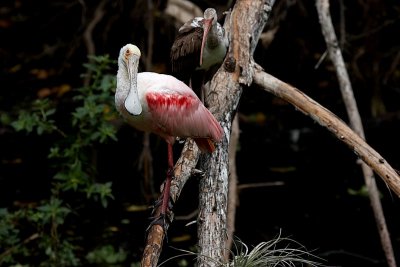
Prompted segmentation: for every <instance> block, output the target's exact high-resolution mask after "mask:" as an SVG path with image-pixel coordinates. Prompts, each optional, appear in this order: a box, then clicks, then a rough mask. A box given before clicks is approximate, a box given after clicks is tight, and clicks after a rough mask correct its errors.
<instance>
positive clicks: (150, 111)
mask: <svg viewBox="0 0 400 267" xmlns="http://www.w3.org/2000/svg"><path fill="white" fill-rule="evenodd" d="M139 58H140V50H139V49H138V48H137V47H136V46H134V45H132V44H127V45H125V46H124V47H122V49H121V52H120V54H119V58H118V67H119V68H118V74H117V90H116V94H115V105H116V108H117V110H118V111H119V112H120V114H121V115H122V117H124V118H125V119H126V120H127V122H128V123H129V124H130V125H132V126H133V127H135V128H137V129H138V130H141V131H147V132H152V133H155V134H157V135H159V136H161V137H162V138H164V139H165V141H166V142H167V143H169V144H173V143H174V141H175V139H176V138H177V137H180V138H186V137H191V138H193V139H194V140H195V142H196V144H197V145H198V147H199V148H200V150H201V151H203V152H206V151H208V152H212V151H213V150H214V146H213V142H212V141H217V142H218V141H220V140H221V138H222V136H223V130H222V128H221V126H220V124H219V123H218V121H217V120H216V119H215V118H214V116H213V115H212V114H211V112H210V111H209V110H208V109H207V108H206V107H205V106H204V105H203V104H202V102H201V101H200V99H199V98H198V97H197V95H196V94H195V93H194V92H193V91H192V90H191V89H190V88H189V87H188V86H187V85H186V84H184V83H183V82H181V81H180V80H178V79H176V78H175V77H173V76H170V75H165V74H158V73H154V72H141V73H138V65H139Z"/></svg>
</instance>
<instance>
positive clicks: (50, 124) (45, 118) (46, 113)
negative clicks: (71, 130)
mask: <svg viewBox="0 0 400 267" xmlns="http://www.w3.org/2000/svg"><path fill="white" fill-rule="evenodd" d="M55 112H56V109H55V108H53V107H52V104H51V102H50V101H49V100H48V99H36V100H34V101H33V103H32V108H31V110H29V111H27V110H22V111H21V112H20V113H19V117H18V119H17V120H16V121H14V122H12V123H11V125H12V126H13V127H14V128H15V129H16V130H17V131H22V130H24V131H26V132H28V133H31V132H32V131H33V130H34V129H36V133H37V134H38V135H41V134H43V133H51V132H53V131H54V130H56V129H57V127H56V126H55V125H54V120H51V119H49V117H50V116H51V115H53V114H54V113H55Z"/></svg>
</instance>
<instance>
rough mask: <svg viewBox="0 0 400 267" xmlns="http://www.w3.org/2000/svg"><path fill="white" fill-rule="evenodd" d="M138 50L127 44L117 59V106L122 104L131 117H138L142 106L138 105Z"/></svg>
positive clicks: (134, 46)
mask: <svg viewBox="0 0 400 267" xmlns="http://www.w3.org/2000/svg"><path fill="white" fill-rule="evenodd" d="M140 55H141V53H140V50H139V48H138V47H137V46H136V45H133V44H127V45H125V46H123V47H122V48H121V50H120V52H119V57H118V75H117V91H116V93H117V94H118V97H117V98H116V102H117V105H121V103H122V102H124V104H123V105H124V106H125V109H126V110H127V111H128V112H129V113H130V114H132V115H140V114H141V113H142V106H141V104H140V100H139V95H138V88H137V73H138V66H139V58H140Z"/></svg>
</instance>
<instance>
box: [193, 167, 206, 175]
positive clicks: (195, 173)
mask: <svg viewBox="0 0 400 267" xmlns="http://www.w3.org/2000/svg"><path fill="white" fill-rule="evenodd" d="M192 175H193V176H200V177H204V176H205V172H204V171H202V170H199V169H193V170H192Z"/></svg>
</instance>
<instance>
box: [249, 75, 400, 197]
mask: <svg viewBox="0 0 400 267" xmlns="http://www.w3.org/2000/svg"><path fill="white" fill-rule="evenodd" d="M253 78H254V83H255V84H257V85H258V86H260V87H261V88H262V89H263V90H265V91H267V92H270V93H272V94H274V95H275V96H277V97H279V98H282V99H284V100H285V101H287V102H289V103H290V104H292V105H294V106H295V107H296V109H298V110H300V111H302V112H303V113H304V114H305V115H308V116H310V117H311V118H312V119H313V120H315V121H316V122H318V123H319V124H320V125H321V126H323V127H325V128H327V129H328V130H329V131H330V132H332V133H333V134H334V135H335V136H336V137H337V138H338V139H339V140H340V141H342V142H344V143H345V144H346V145H347V146H349V147H350V149H351V150H353V151H354V153H355V154H356V155H357V156H358V157H359V158H360V159H361V160H363V161H364V162H365V163H366V164H367V165H368V166H369V167H371V168H372V169H373V170H374V171H375V172H376V173H377V174H378V175H379V176H380V177H381V178H382V179H383V181H385V183H386V184H387V185H388V186H389V188H390V189H391V190H393V192H395V193H396V195H397V196H398V197H400V176H399V174H397V172H396V171H395V170H394V169H393V168H392V167H391V166H390V164H389V163H388V162H387V161H386V160H385V159H384V158H383V157H382V156H381V155H380V154H379V153H378V152H376V151H375V150H374V149H373V148H372V147H370V146H369V145H368V144H367V143H366V142H365V141H364V139H362V138H361V137H360V136H359V135H358V134H356V133H355V132H354V131H353V130H352V129H350V127H349V126H348V125H347V124H346V123H345V122H343V121H342V120H341V119H339V118H338V117H337V116H336V115H335V114H333V113H332V112H330V111H329V110H327V109H326V108H324V107H323V106H321V105H320V104H318V103H317V102H316V101H314V100H313V99H311V98H310V97H308V96H307V95H305V94H304V93H303V92H301V91H300V90H298V89H297V88H295V87H293V86H291V85H289V84H287V83H285V82H283V81H281V80H279V79H277V78H275V77H274V76H272V75H270V74H268V73H266V72H264V71H263V70H262V69H261V67H258V68H257V69H256V71H255V73H254V76H253Z"/></svg>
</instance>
